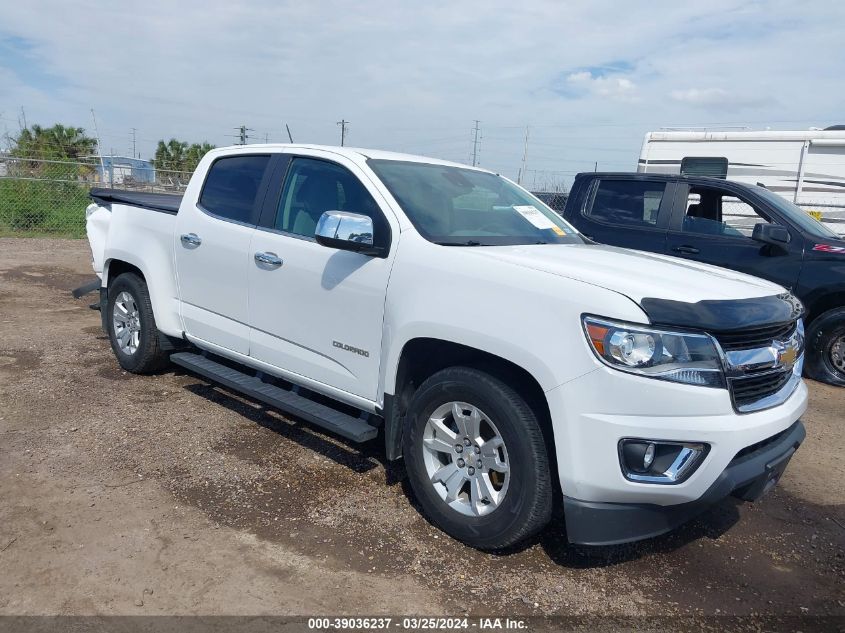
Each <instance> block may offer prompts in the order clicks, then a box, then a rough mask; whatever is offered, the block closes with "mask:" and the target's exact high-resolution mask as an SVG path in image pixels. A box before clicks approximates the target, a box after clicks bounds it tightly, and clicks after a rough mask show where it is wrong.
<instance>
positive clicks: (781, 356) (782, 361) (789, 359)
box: [778, 343, 798, 367]
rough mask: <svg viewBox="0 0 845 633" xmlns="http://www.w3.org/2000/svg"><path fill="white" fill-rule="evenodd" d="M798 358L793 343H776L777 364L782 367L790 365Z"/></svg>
mask: <svg viewBox="0 0 845 633" xmlns="http://www.w3.org/2000/svg"><path fill="white" fill-rule="evenodd" d="M797 359H798V350H797V349H796V348H795V346H794V345H792V344H790V343H787V344H784V343H780V344H779V345H778V365H781V366H783V367H791V366H792V365H794V364H795V361H796V360H797Z"/></svg>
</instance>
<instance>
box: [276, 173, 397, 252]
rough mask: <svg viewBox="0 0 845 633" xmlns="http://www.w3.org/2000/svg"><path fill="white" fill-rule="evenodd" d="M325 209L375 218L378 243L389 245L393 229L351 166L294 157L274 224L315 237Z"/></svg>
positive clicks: (279, 228)
mask: <svg viewBox="0 0 845 633" xmlns="http://www.w3.org/2000/svg"><path fill="white" fill-rule="evenodd" d="M326 211H349V212H351V213H360V214H361V215H366V216H368V217H370V218H372V220H373V232H374V233H375V235H374V236H373V241H374V243H375V245H376V246H385V247H387V246H389V239H390V228H389V225H388V223H387V220H386V219H385V217H384V215H382V212H381V210H380V209H379V207H378V204H376V201H375V200H373V197H372V196H371V195H370V193H369V192H368V191H367V190H366V188H364V185H363V184H361V181H359V180H358V178H356V177H355V176H354V175H353V174H352V173H351V172H350V171H349V170H348V169H346V168H345V167H341V166H340V165H337V164H335V163H330V162H328V161H324V160H319V159H315V158H294V159H293V160H292V161H291V164H290V167H289V169H288V174H287V179H286V180H285V186H284V188H283V189H282V195H281V199H280V200H279V207H278V209H277V211H276V221H275V223H274V227H275V228H276V229H278V230H279V231H284V232H285V233H293V234H294V235H300V236H302V237H308V238H313V237H314V231H315V229H316V228H317V222H318V221H319V220H320V216H321V215H323V213H325V212H326Z"/></svg>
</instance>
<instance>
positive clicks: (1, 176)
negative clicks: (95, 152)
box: [0, 156, 845, 237]
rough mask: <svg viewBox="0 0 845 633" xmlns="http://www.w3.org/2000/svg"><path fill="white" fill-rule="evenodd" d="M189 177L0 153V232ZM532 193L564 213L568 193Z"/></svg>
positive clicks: (145, 165) (24, 230)
mask: <svg viewBox="0 0 845 633" xmlns="http://www.w3.org/2000/svg"><path fill="white" fill-rule="evenodd" d="M190 178H191V173H190V172H182V171H167V170H161V169H155V168H154V167H152V166H151V165H150V164H149V162H147V161H142V160H139V159H132V158H121V157H116V156H106V157H103V158H102V159H99V158H91V159H90V160H86V161H78V162H71V161H62V160H44V159H29V158H14V157H9V156H0V236H4V235H5V236H9V235H12V236H38V235H48V236H55V237H83V236H84V234H85V208H86V207H87V206H88V204H89V203H90V202H91V200H90V198H89V197H88V193H89V191H90V190H91V188H92V187H110V188H116V189H126V190H132V191H149V192H158V193H181V192H183V191H184V190H185V187H187V185H188V181H189V180H190ZM534 195H536V196H537V197H538V198H540V200H542V201H543V202H545V203H546V204H547V205H549V206H550V207H551V208H552V209H554V210H555V211H557V212H558V213H561V214H562V213H563V210H564V207H565V206H566V199H567V196H568V194H567V193H565V192H560V191H545V192H544V191H538V192H534ZM799 206H800V207H801V208H803V209H804V210H805V211H807V213H809V214H810V215H811V216H813V217H815V218H816V219H818V220H820V221H821V222H823V223H824V224H825V225H827V226H828V227H829V228H830V229H832V230H833V231H834V232H835V233H838V234H840V235H843V234H845V204H839V203H832V202H830V201H812V200H804V201H801V202H800V203H799ZM732 212H734V213H737V212H736V211H732ZM738 215H740V216H743V215H748V216H749V221H751V219H753V218H754V217H755V216H754V214H753V212H752V213H744V212H742V211H739V212H738Z"/></svg>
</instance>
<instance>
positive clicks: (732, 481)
mask: <svg viewBox="0 0 845 633" xmlns="http://www.w3.org/2000/svg"><path fill="white" fill-rule="evenodd" d="M546 397H547V402H548V404H549V411H550V413H551V419H552V426H553V430H554V440H555V454H556V455H555V456H556V462H557V464H556V465H557V471H558V476H559V480H560V488H561V491H562V492H563V495H564V497H565V499H566V501H565V510H566V513H567V524H568V525H569V524H570V523H571V531H570V535H569V536H570V539H571V540H573V541H574V542H582V543H593V544H598V543H611V542H620V541H629V540H636V539H638V538H647V537H649V536H654V535H656V534H659V533H661V532H665V531H667V530H669V529H671V528H672V527H674V526H675V525H678V524H679V523H682V522H683V521H684V520H686V519H688V518H689V517H691V516H693V515H694V514H695V513H696V512H698V511H700V509H703V508H704V507H706V505H708V503H713V502H714V501H716V500H718V499H719V498H721V497H724V496H726V495H728V494H730V493H731V492H732V491H734V490H735V489H737V488H742V486H743V485H744V484H745V483H746V477H745V474H744V473H745V472H746V471H745V470H744V469H743V470H742V471H735V469H734V467H735V466H736V465H737V464H736V463H735V460H736V459H737V458H738V456H745V455H746V453H747V449H748V448H749V447H753V446H759V445H760V443H761V442H764V441H765V440H768V439H770V438H774V437H780V435H781V434H782V433H783V432H784V431H786V430H788V429H792V428H793V427H794V425H795V424H796V421H797V420H799V419H800V418H801V416H802V415H803V414H804V411H805V410H806V408H807V387H806V385H805V384H804V383H803V382H801V383H800V384H799V385H798V386H797V388H796V389H795V391H794V392H793V393H792V395H791V396H789V398H787V400H786V401H785V402H783V403H781V404H780V405H778V406H775V407H772V408H770V409H766V410H763V411H756V412H753V413H744V414H738V413H737V412H736V411H735V410H734V407H733V403H732V401H731V397H730V394H729V393H728V391H727V390H726V389H713V388H707V387H698V386H690V385H683V384H678V383H671V382H666V381H661V380H655V379H651V378H644V377H640V376H635V375H631V374H627V373H624V372H620V371H616V370H613V369H611V368H608V367H600V368H598V369H596V370H594V371H592V372H589V373H587V374H585V375H583V376H581V377H579V378H576V379H575V380H572V381H570V382H567V383H565V384H563V385H561V386H559V387H557V388H555V389H552V390H550V391H548V392H546ZM799 426H800V425H799ZM800 428H801V429H803V427H800ZM802 433H803V430H802V431H800V432H799V434H802ZM801 437H803V435H801ZM623 438H643V439H649V440H653V441H666V442H696V443H706V444H708V445H709V451H708V452H707V455H706V456H705V457H704V459H703V460H702V461H701V463H700V464H699V465H698V466H697V467H696V469H695V470H694V472H692V474H691V475H689V477H687V478H686V479H685V480H683V481H682V482H681V483H676V484H655V483H642V482H635V481H630V480H628V479H626V478H625V476H624V475H623V473H622V469H621V467H620V463H619V452H618V445H619V441H620V440H621V439H623ZM799 441H800V439H799ZM771 450H776V449H771ZM787 450H788V448H785V449H784V450H783V451H782V453H783V452H786V451H787ZM769 461H771V459H769V460H768V461H766V462H764V463H763V464H762V466H760V464H757V467H759V468H762V469H763V470H760V471H759V472H757V473H756V474H757V475H759V474H760V473H762V472H764V467H765V465H766V463H769ZM755 464H756V462H755ZM745 468H747V467H745ZM725 473H729V474H728V475H726V474H725ZM740 475H741V476H740ZM720 495H721V497H720ZM599 511H601V514H602V516H603V519H602V521H603V522H605V523H614V524H619V525H618V526H617V528H618V530H619V533H618V534H617V535H616V536H614V534H613V528H612V527H611V526H609V525H608V526H607V528H606V529H607V534H604V532H603V531H602V530H603V529H604V528H602V530H599V531H598V532H596V535H594V536H591V534H590V531H589V530H587V529H579V528H578V526H577V524H578V523H583V524H584V525H586V526H591V525H592V526H595V524H596V522H595V521H593V520H592V519H591V518H592V517H593V516H598V514H599ZM614 512H615V513H616V514H613V513H614ZM635 515H636V516H635ZM639 515H643V516H642V517H641V516H639ZM649 516H651V517H653V518H651V519H649V518H648V517H649ZM579 517H580V518H579ZM626 523H630V524H631V525H632V526H634V527H633V528H631V529H626V528H625V524H626ZM637 526H640V527H637ZM603 534H604V535H603Z"/></svg>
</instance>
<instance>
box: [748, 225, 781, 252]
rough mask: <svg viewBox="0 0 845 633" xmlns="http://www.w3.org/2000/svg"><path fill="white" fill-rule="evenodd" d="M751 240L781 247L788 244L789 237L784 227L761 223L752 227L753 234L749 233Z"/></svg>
mask: <svg viewBox="0 0 845 633" xmlns="http://www.w3.org/2000/svg"><path fill="white" fill-rule="evenodd" d="M751 239H752V240H756V241H758V242H763V243H764V244H774V245H775V246H782V245H784V244H788V243H789V240H790V235H789V231H788V230H787V229H786V227H784V226H780V225H778V224H766V223H763V222H761V223H759V224H755V225H754V232H753V233H751Z"/></svg>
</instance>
